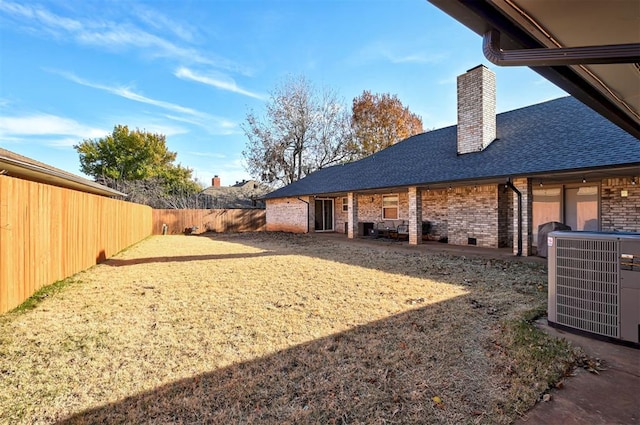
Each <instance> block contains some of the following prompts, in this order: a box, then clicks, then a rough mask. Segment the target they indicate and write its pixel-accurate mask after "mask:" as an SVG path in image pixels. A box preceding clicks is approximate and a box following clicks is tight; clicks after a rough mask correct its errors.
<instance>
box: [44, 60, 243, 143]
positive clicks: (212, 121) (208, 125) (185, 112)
mask: <svg viewBox="0 0 640 425" xmlns="http://www.w3.org/2000/svg"><path fill="white" fill-rule="evenodd" d="M50 72H53V73H56V74H58V75H60V76H62V77H63V78H66V79H67V80H69V81H72V82H74V83H76V84H80V85H82V86H86V87H91V88H94V89H97V90H102V91H105V92H107V93H111V94H114V95H116V96H120V97H123V98H125V99H129V100H132V101H134V102H140V103H144V104H147V105H152V106H155V107H158V108H161V109H165V110H168V111H171V112H176V113H178V114H182V116H180V115H178V116H176V115H166V117H167V118H170V119H172V120H175V121H181V122H186V123H190V124H194V125H198V126H200V127H202V128H204V129H206V130H207V131H209V132H211V133H217V134H229V133H232V132H233V129H235V128H236V127H237V125H236V123H234V122H233V121H231V120H228V119H226V118H223V117H219V116H215V115H211V114H208V113H205V112H201V111H198V110H196V109H193V108H189V107H186V106H182V105H178V104H176V103H172V102H166V101H164V100H158V99H153V98H150V97H147V96H144V95H141V94H139V93H136V92H134V91H133V90H131V89H130V88H128V87H124V86H109V85H105V84H99V83H94V82H91V81H88V80H85V79H84V78H81V77H78V76H77V75H75V74H73V73H70V72H64V71H56V70H50Z"/></svg>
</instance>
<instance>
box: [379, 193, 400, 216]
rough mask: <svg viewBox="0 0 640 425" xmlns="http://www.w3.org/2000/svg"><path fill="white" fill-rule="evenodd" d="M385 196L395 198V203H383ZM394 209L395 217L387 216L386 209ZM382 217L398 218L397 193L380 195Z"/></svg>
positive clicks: (398, 201)
mask: <svg viewBox="0 0 640 425" xmlns="http://www.w3.org/2000/svg"><path fill="white" fill-rule="evenodd" d="M385 198H387V199H388V198H395V205H385ZM392 209H395V212H396V213H395V217H388V216H387V214H386V212H387V210H392ZM382 219H383V220H399V219H400V195H399V194H398V193H390V194H388V195H382Z"/></svg>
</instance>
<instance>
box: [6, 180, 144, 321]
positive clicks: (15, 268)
mask: <svg viewBox="0 0 640 425" xmlns="http://www.w3.org/2000/svg"><path fill="white" fill-rule="evenodd" d="M151 224H152V221H151V208H150V207H148V206H145V205H139V204H133V203H131V202H124V201H118V200H115V199H111V198H106V197H104V196H98V195H92V194H89V193H84V192H79V191H76V190H71V189H63V188H60V187H55V186H50V185H46V184H42V183H35V182H31V181H26V180H20V179H17V178H13V177H7V176H0V314H1V313H4V312H6V311H9V310H11V309H13V308H15V307H17V306H18V305H20V304H21V303H22V302H23V301H25V300H26V299H27V298H29V297H30V296H31V295H32V294H33V293H34V292H36V291H37V290H38V289H40V288H41V287H43V286H45V285H49V284H51V283H54V282H56V281H58V280H61V279H64V278H66V277H69V276H71V275H73V274H75V273H78V272H80V271H82V270H84V269H86V268H88V267H90V266H92V265H94V264H96V263H98V262H100V261H101V260H104V259H106V258H109V257H110V256H112V255H114V254H116V253H117V252H119V251H121V250H122V249H124V248H126V247H128V246H130V245H132V244H134V243H136V242H138V241H140V240H142V239H144V238H145V237H147V236H149V235H150V234H151Z"/></svg>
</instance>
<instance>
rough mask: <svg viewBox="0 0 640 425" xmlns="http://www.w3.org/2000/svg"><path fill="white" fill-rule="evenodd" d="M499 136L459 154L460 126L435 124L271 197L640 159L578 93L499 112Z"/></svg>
mask: <svg viewBox="0 0 640 425" xmlns="http://www.w3.org/2000/svg"><path fill="white" fill-rule="evenodd" d="M497 135H498V139H497V140H495V141H494V142H493V143H491V144H490V145H489V146H488V147H487V148H486V149H485V150H483V151H482V152H476V153H469V154H465V155H457V151H456V145H457V142H456V140H457V135H456V126H451V127H446V128H442V129H440V130H434V131H429V132H427V133H422V134H419V135H416V136H413V137H410V138H408V139H406V140H403V141H402V142H399V143H397V144H395V145H393V146H391V147H389V148H387V149H384V150H382V151H380V152H377V153H375V154H373V155H371V156H369V157H366V158H364V159H361V160H359V161H356V162H352V163H348V164H343V165H336V166H333V167H329V168H325V169H322V170H318V171H316V172H315V173H312V174H310V175H309V176H307V177H305V178H303V179H301V180H298V181H297V182H294V183H292V184H290V185H288V186H285V187H282V188H280V189H278V190H276V191H274V192H271V193H269V194H268V195H266V196H265V199H270V198H271V199H272V198H281V197H289V196H301V195H315V194H329V193H339V192H349V191H358V190H366V189H375V188H387V187H398V186H411V185H427V184H437V183H447V182H455V181H464V180H481V179H490V178H497V177H502V176H505V177H508V176H513V177H515V176H527V175H535V174H541V173H549V172H558V171H569V170H578V169H588V168H601V167H608V166H616V165H633V164H638V165H640V141H639V140H638V139H636V138H635V137H633V136H631V135H630V134H629V133H627V132H625V131H624V130H622V129H620V128H619V127H617V126H616V125H614V124H612V123H611V122H610V121H608V120H607V119H605V118H603V117H602V116H600V115H599V114H598V113H596V112H594V111H593V110H592V109H590V108H589V107H587V106H585V105H584V104H582V103H580V102H579V101H578V100H576V99H575V98H573V97H563V98H560V99H556V100H551V101H548V102H544V103H540V104H537V105H533V106H528V107H525V108H522V109H516V110H514V111H510V112H505V113H502V114H498V115H497Z"/></svg>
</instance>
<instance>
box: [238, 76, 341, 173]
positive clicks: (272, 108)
mask: <svg viewBox="0 0 640 425" xmlns="http://www.w3.org/2000/svg"><path fill="white" fill-rule="evenodd" d="M243 130H244V132H245V134H246V136H247V138H248V141H247V144H246V149H245V150H244V151H243V152H242V154H243V156H244V158H245V160H246V164H247V171H249V173H250V174H251V175H252V176H253V177H254V178H257V179H259V180H261V181H263V182H267V183H271V184H274V185H282V184H289V183H292V182H294V181H296V180H299V179H301V178H302V177H304V176H306V175H308V174H310V173H311V172H313V171H315V170H317V169H320V168H323V167H326V166H328V165H333V164H337V163H340V162H344V161H346V160H348V159H350V157H351V152H350V151H349V150H348V147H349V146H350V140H351V128H350V117H349V112H348V110H347V108H346V107H345V106H344V105H343V104H341V103H340V102H339V100H338V97H337V94H336V93H335V92H334V91H331V90H328V89H324V90H322V91H321V92H318V91H316V90H315V89H314V87H313V86H312V85H311V84H310V83H309V82H308V81H307V80H306V79H305V78H304V77H302V76H300V77H293V78H289V79H287V80H286V81H284V83H282V84H281V85H279V86H278V87H276V89H275V90H274V91H273V93H272V94H271V96H270V99H269V101H268V102H267V106H266V114H265V116H264V117H258V116H257V115H256V114H255V113H254V112H253V111H251V112H249V113H248V114H247V117H246V121H245V123H244V125H243Z"/></svg>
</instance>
